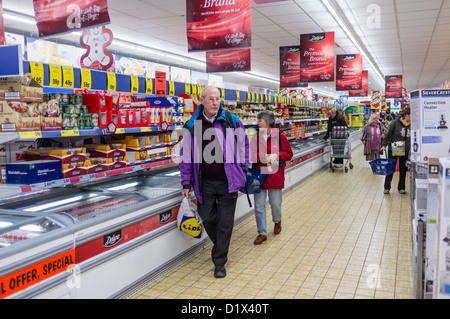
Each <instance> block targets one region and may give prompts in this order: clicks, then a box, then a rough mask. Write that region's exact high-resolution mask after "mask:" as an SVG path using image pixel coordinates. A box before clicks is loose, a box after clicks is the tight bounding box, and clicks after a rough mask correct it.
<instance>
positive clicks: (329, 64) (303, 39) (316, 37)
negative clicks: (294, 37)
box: [300, 32, 334, 82]
mask: <svg viewBox="0 0 450 319" xmlns="http://www.w3.org/2000/svg"><path fill="white" fill-rule="evenodd" d="M300 80H301V81H303V82H329V81H334V32H325V33H311V34H302V35H300Z"/></svg>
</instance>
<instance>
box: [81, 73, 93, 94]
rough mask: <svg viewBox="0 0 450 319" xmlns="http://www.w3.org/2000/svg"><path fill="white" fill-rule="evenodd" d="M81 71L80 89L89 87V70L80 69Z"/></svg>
mask: <svg viewBox="0 0 450 319" xmlns="http://www.w3.org/2000/svg"><path fill="white" fill-rule="evenodd" d="M80 73H81V88H82V89H88V90H90V89H91V85H92V84H91V81H92V80H91V70H86V69H80Z"/></svg>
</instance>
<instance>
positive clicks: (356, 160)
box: [132, 146, 413, 299]
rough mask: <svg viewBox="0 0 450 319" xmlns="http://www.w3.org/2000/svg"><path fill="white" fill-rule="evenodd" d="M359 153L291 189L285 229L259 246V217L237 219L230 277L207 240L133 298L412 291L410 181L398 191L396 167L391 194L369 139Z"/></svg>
mask: <svg viewBox="0 0 450 319" xmlns="http://www.w3.org/2000/svg"><path fill="white" fill-rule="evenodd" d="M352 153H353V154H352V155H353V159H352V162H353V164H354V166H355V167H354V169H353V170H350V171H349V173H347V174H345V173H344V172H343V170H342V169H338V170H336V172H335V173H331V172H330V171H329V170H328V169H324V170H322V171H320V172H318V173H316V174H315V175H314V176H313V177H311V178H309V179H308V180H306V181H304V182H303V183H302V184H301V185H299V186H297V187H296V188H294V189H293V190H291V191H290V192H288V193H286V194H285V195H284V201H283V219H282V226H283V230H282V232H281V234H280V235H277V236H275V235H273V232H272V233H271V234H269V236H268V240H267V241H266V242H265V243H263V244H262V245H259V246H255V245H253V240H254V239H255V238H256V236H257V233H256V223H255V220H254V218H253V217H251V218H249V219H247V220H246V221H244V222H243V223H241V224H240V225H238V226H237V228H235V230H234V232H233V237H232V241H231V247H230V255H229V261H228V263H227V265H226V266H227V277H226V278H224V279H216V278H214V276H213V269H214V267H213V265H212V263H211V259H210V247H208V248H207V249H205V250H203V251H202V252H200V253H199V254H198V255H196V256H195V257H194V258H192V259H190V260H189V261H187V262H185V263H184V264H182V265H181V266H179V267H178V268H176V269H175V270H173V271H172V272H170V273H168V274H166V275H165V276H163V277H161V278H160V279H157V280H156V281H154V282H152V283H150V284H149V285H148V286H146V287H145V288H144V289H142V290H141V291H140V292H139V293H137V294H135V295H134V296H133V297H132V298H150V299H153V298H186V299H189V298H221V299H227V298H242V299H247V298H248V299H251V298H267V299H272V298H282V299H290V298H308V299H311V298H346V299H347V298H366V299H367V298H386V299H391V298H413V288H412V241H411V210H410V197H409V182H408V183H407V185H408V187H407V195H401V194H399V193H398V191H396V185H397V184H396V183H397V181H398V173H397V174H395V175H394V180H393V184H392V185H393V187H392V189H393V190H394V189H395V191H394V192H393V193H392V192H391V194H390V195H384V194H383V181H384V177H383V176H375V175H373V174H372V171H371V169H370V167H369V164H368V163H367V162H365V160H364V157H363V155H362V147H361V146H359V147H357V148H356V149H355V150H354V151H353V152H352ZM407 181H409V175H408V177H407ZM268 211H269V209H268ZM268 221H270V224H269V225H268V229H273V224H272V222H271V218H268ZM377 275H378V277H377ZM185 276H187V277H188V278H189V280H185ZM376 278H378V282H377V281H376ZM192 282H195V287H191V283H192Z"/></svg>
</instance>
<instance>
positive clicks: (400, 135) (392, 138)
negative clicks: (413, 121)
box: [382, 117, 411, 154]
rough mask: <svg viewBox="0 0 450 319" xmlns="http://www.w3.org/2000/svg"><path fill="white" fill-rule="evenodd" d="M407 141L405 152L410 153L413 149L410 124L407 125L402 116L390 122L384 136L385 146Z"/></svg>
mask: <svg viewBox="0 0 450 319" xmlns="http://www.w3.org/2000/svg"><path fill="white" fill-rule="evenodd" d="M398 141H405V142H406V143H405V153H406V154H409V150H410V149H411V130H410V126H405V124H403V122H402V121H401V120H400V118H399V117H398V118H396V119H395V120H394V121H392V122H391V124H389V129H388V131H387V133H386V135H385V136H384V139H383V142H382V144H383V146H384V147H387V146H388V145H389V147H390V144H391V143H392V142H398Z"/></svg>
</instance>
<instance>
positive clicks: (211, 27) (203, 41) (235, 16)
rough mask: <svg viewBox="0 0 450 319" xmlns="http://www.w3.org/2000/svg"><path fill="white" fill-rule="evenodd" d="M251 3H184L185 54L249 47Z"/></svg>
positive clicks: (226, 0)
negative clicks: (186, 44) (186, 41)
mask: <svg viewBox="0 0 450 319" xmlns="http://www.w3.org/2000/svg"><path fill="white" fill-rule="evenodd" d="M251 12H252V2H251V0H186V29H187V39H188V51H189V52H192V51H213V50H227V49H243V48H250V47H251V37H252V14H251Z"/></svg>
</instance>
